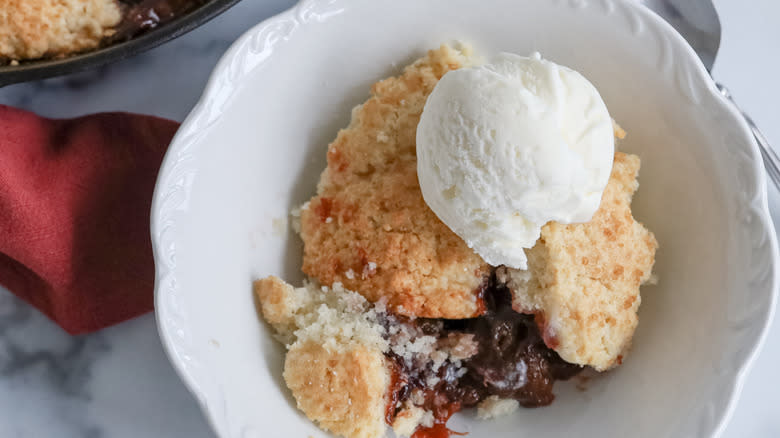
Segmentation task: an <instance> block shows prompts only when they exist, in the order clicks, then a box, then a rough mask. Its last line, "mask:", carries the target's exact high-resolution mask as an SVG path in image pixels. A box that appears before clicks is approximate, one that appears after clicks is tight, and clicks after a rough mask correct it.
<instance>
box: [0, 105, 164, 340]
mask: <svg viewBox="0 0 780 438" xmlns="http://www.w3.org/2000/svg"><path fill="white" fill-rule="evenodd" d="M177 127H178V123H176V122H173V121H170V120H164V119H159V118H156V117H150V116H142V115H136V114H127V113H107V114H96V115H91V116H86V117H81V118H77V119H70V120H52V119H45V118H42V117H38V116H36V115H35V114H32V113H29V112H26V111H22V110H18V109H14V108H10V107H7V106H2V105H0V284H2V285H3V286H5V287H7V288H8V289H10V290H11V292H13V293H14V294H16V295H17V296H19V297H20V298H22V299H23V300H25V301H27V302H28V303H30V304H32V305H33V306H35V307H36V308H38V309H39V310H40V311H41V312H43V313H45V314H46V315H47V316H48V317H49V318H51V319H52V320H54V321H55V322H56V323H57V324H59V325H60V326H62V328H64V329H65V330H67V331H68V332H69V333H71V334H77V333H85V332H90V331H94V330H98V329H100V328H103V327H106V326H109V325H112V324H116V323H118V322H121V321H124V320H126V319H129V318H133V317H135V316H138V315H141V314H143V313H146V312H148V311H150V310H152V308H153V295H154V293H153V290H154V262H153V259H152V245H151V241H150V236H149V212H150V208H151V202H152V192H153V190H154V183H155V180H156V177H157V171H158V170H159V167H160V163H161V161H162V157H163V154H164V153H165V150H166V148H167V146H168V143H169V142H170V140H171V138H172V137H173V134H174V133H175V132H176V129H177Z"/></svg>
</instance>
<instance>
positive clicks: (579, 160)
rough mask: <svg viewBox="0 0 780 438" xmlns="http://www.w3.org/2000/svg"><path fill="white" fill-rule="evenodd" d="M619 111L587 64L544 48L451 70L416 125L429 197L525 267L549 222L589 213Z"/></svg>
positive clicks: (490, 247)
mask: <svg viewBox="0 0 780 438" xmlns="http://www.w3.org/2000/svg"><path fill="white" fill-rule="evenodd" d="M614 147H615V145H614V137H613V131H612V120H611V118H610V116H609V113H608V112H607V107H606V105H605V104H604V101H603V100H602V99H601V96H600V95H599V93H598V91H597V90H596V88H595V87H594V86H593V85H592V84H591V83H590V82H588V80H587V79H585V78H584V77H583V76H582V75H581V74H579V73H577V72H576V71H574V70H571V69H569V68H567V67H563V66H560V65H557V64H555V63H553V62H550V61H547V60H544V59H542V58H541V56H540V55H539V54H538V53H535V54H533V55H532V56H531V57H522V56H518V55H513V54H509V53H503V54H500V55H497V56H496V57H495V58H494V59H493V60H492V61H491V62H490V63H488V64H485V65H481V66H478V67H471V68H463V69H459V70H455V71H451V72H449V73H447V74H445V75H444V76H443V77H442V78H441V80H440V81H439V83H438V84H437V85H436V87H435V88H434V89H433V92H432V93H431V95H430V96H429V97H428V101H427V102H426V104H425V108H424V110H423V113H422V116H421V118H420V123H419V125H418V126H417V174H418V178H419V181H420V188H421V189H422V194H423V197H424V198H425V202H426V203H427V204H428V206H430V208H431V209H432V210H433V211H434V213H436V215H437V216H438V217H439V218H440V219H441V220H442V221H443V222H444V223H445V224H446V225H447V226H448V227H449V228H450V229H452V230H453V231H454V232H455V233H456V234H457V235H458V236H460V237H461V238H462V239H463V240H465V241H466V243H467V244H468V245H469V247H471V248H472V249H474V251H476V252H477V254H479V255H480V256H481V257H482V258H483V259H484V260H485V261H486V262H487V263H489V264H491V265H494V266H498V265H506V266H509V267H513V268H518V269H526V264H527V263H526V256H525V251H524V249H525V248H530V247H532V246H533V245H534V244H535V243H536V240H537V239H538V238H539V234H540V232H541V228H542V226H543V225H544V224H545V223H547V222H549V221H556V222H559V223H564V224H567V223H576V222H587V221H589V220H590V219H591V217H592V216H593V214H594V213H595V212H596V210H597V209H598V207H599V203H600V202H601V195H602V193H603V191H604V188H605V187H606V185H607V181H608V180H609V175H610V172H611V170H612V159H613V154H614Z"/></svg>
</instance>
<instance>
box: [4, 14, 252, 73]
mask: <svg viewBox="0 0 780 438" xmlns="http://www.w3.org/2000/svg"><path fill="white" fill-rule="evenodd" d="M239 1H240V0H211V1H209V2H208V3H206V4H204V5H203V6H201V7H199V8H198V9H195V10H193V11H192V12H189V13H187V14H185V15H182V16H180V17H178V18H175V19H174V20H173V21H169V22H167V23H165V24H163V25H162V26H160V27H158V28H156V29H152V30H150V31H148V32H146V33H144V34H142V35H139V36H137V37H135V38H133V39H131V40H129V41H124V42H120V43H116V44H113V45H110V46H107V47H103V48H100V49H96V50H92V51H90V52H86V53H83V54H80V55H74V56H69V57H67V58H63V59H43V60H40V61H28V62H22V63H20V64H19V65H3V66H0V87H3V86H5V85H9V84H13V83H17V82H26V81H33V80H36V79H43V78H49V77H52V76H59V75H64V74H68V73H74V72H77V71H81V70H86V69H90V68H95V67H98V66H101V65H104V64H108V63H111V62H115V61H119V60H120V59H125V58H127V57H129V56H132V55H135V54H136V53H140V52H142V51H144V50H148V49H151V48H152V47H156V46H158V45H160V44H162V43H164V42H166V41H169V40H172V39H174V38H176V37H178V36H180V35H183V34H185V33H187V32H189V31H191V30H192V29H195V28H196V27H198V26H200V25H201V24H203V23H205V22H207V21H209V20H211V19H212V18H214V17H216V16H217V15H219V14H221V13H222V12H224V11H226V10H227V9H228V8H230V7H231V6H233V5H234V4H236V3H238V2H239Z"/></svg>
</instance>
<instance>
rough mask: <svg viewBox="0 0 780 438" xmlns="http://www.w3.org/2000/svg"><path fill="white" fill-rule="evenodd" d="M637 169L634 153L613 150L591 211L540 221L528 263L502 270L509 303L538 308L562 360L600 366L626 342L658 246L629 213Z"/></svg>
mask: <svg viewBox="0 0 780 438" xmlns="http://www.w3.org/2000/svg"><path fill="white" fill-rule="evenodd" d="M638 172H639V157H637V156H635V155H628V154H624V153H621V152H617V153H616V154H615V162H614V166H613V169H612V175H611V177H610V180H609V183H608V184H607V188H606V190H605V191H604V195H603V197H602V200H601V206H600V207H599V210H598V211H597V212H596V214H595V215H594V216H593V219H592V220H591V221H590V222H588V223H585V224H571V225H561V224H558V223H553V222H551V223H548V224H547V225H545V226H544V227H543V228H542V234H541V238H540V240H539V241H538V242H537V244H536V245H535V246H534V247H533V248H532V249H530V250H528V251H527V255H528V267H529V270H528V271H527V272H525V273H523V272H521V271H515V270H511V269H510V270H508V273H509V286H510V289H512V292H513V307H515V309H516V310H518V311H521V312H526V313H536V314H537V315H538V320H539V321H540V323H541V325H542V326H543V327H540V328H541V330H542V332H543V334H544V335H545V341H546V342H547V344H548V346H549V347H551V348H553V349H554V350H556V351H557V352H558V354H560V356H561V357H562V358H563V359H564V360H565V361H567V362H571V363H577V364H581V365H591V366H593V367H594V368H595V369H597V370H600V371H601V370H605V369H608V368H610V367H612V366H614V365H616V364H619V363H620V362H621V360H622V357H623V355H624V354H625V352H626V349H627V348H628V347H629V345H630V343H631V337H632V336H633V333H634V330H635V328H636V325H637V322H638V318H637V310H638V308H639V303H640V300H641V299H640V295H639V286H640V284H642V283H644V282H646V281H647V280H648V279H649V278H650V275H651V271H652V267H653V263H654V259H655V250H656V248H657V247H658V243H657V242H656V240H655V237H654V236H653V234H652V233H651V232H650V231H648V230H647V229H646V228H645V227H644V226H642V224H640V223H639V222H637V221H635V220H634V218H633V217H632V215H631V197H632V195H633V194H634V191H635V190H636V189H637V187H638V183H637V181H636V177H637V174H638Z"/></svg>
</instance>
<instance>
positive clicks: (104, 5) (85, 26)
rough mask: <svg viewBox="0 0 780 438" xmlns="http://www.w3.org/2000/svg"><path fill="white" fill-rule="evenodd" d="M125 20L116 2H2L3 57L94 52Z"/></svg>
mask: <svg viewBox="0 0 780 438" xmlns="http://www.w3.org/2000/svg"><path fill="white" fill-rule="evenodd" d="M121 18H122V17H121V11H120V9H119V5H118V3H117V2H116V0H0V58H9V59H34V58H40V57H42V56H55V55H63V54H70V53H74V52H79V51H82V50H87V49H93V48H95V47H97V46H98V45H99V44H100V41H101V39H102V38H103V37H104V36H106V34H107V33H109V32H110V31H111V30H110V28H112V27H113V26H116V25H117V24H118V23H119V21H120V20H121Z"/></svg>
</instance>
